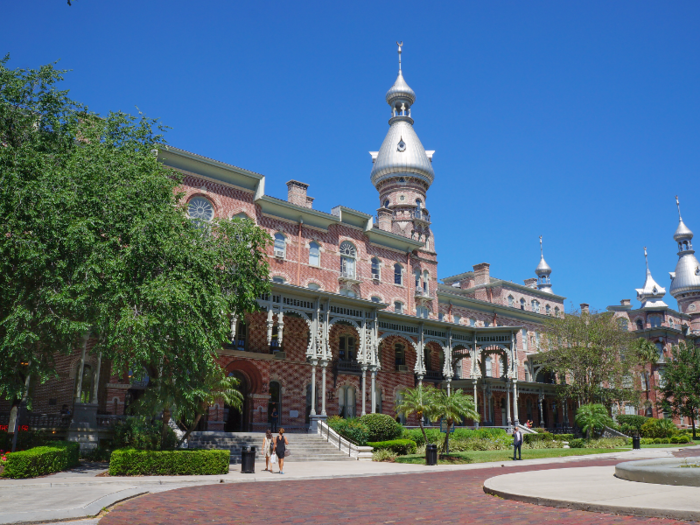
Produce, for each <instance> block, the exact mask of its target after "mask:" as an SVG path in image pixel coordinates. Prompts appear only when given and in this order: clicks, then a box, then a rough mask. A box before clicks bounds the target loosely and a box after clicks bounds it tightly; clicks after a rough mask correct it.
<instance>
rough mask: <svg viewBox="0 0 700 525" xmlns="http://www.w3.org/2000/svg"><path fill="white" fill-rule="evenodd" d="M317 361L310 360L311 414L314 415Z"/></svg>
mask: <svg viewBox="0 0 700 525" xmlns="http://www.w3.org/2000/svg"><path fill="white" fill-rule="evenodd" d="M317 364H318V361H316V360H315V359H312V360H311V414H310V415H312V416H315V415H316V365H317Z"/></svg>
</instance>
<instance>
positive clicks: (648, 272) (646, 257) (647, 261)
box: [644, 246, 651, 275]
mask: <svg viewBox="0 0 700 525" xmlns="http://www.w3.org/2000/svg"><path fill="white" fill-rule="evenodd" d="M644 260H645V261H646V263H647V275H649V274H651V272H650V271H649V257H648V256H647V247H646V246H645V247H644Z"/></svg>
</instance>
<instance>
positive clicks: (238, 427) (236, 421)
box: [224, 370, 250, 432]
mask: <svg viewBox="0 0 700 525" xmlns="http://www.w3.org/2000/svg"><path fill="white" fill-rule="evenodd" d="M231 376H233V377H235V378H236V379H238V390H239V391H240V393H241V394H242V395H243V404H242V406H241V408H240V409H238V408H235V407H231V406H229V405H225V407H224V408H225V412H224V430H225V431H226V432H245V431H246V430H248V427H249V424H248V423H249V422H248V412H249V411H248V394H249V393H250V387H249V385H248V380H247V379H246V377H245V376H244V375H243V374H242V373H240V372H239V371H237V370H236V371H234V372H231V373H230V374H229V377H231Z"/></svg>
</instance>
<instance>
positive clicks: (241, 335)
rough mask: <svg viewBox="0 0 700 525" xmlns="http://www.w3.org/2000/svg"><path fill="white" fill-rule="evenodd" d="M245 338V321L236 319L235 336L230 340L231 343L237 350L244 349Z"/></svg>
mask: <svg viewBox="0 0 700 525" xmlns="http://www.w3.org/2000/svg"><path fill="white" fill-rule="evenodd" d="M247 338H248V327H247V326H246V324H245V321H238V324H237V326H236V338H235V339H234V340H233V341H231V343H232V344H233V346H234V347H236V348H237V349H238V350H245V348H246V346H245V343H246V339H247Z"/></svg>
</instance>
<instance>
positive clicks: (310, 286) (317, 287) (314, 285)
mask: <svg viewBox="0 0 700 525" xmlns="http://www.w3.org/2000/svg"><path fill="white" fill-rule="evenodd" d="M307 288H308V289H309V290H314V291H316V290H320V289H321V285H319V284H317V283H309V284H308V286H307Z"/></svg>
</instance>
